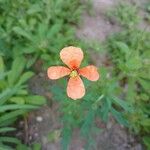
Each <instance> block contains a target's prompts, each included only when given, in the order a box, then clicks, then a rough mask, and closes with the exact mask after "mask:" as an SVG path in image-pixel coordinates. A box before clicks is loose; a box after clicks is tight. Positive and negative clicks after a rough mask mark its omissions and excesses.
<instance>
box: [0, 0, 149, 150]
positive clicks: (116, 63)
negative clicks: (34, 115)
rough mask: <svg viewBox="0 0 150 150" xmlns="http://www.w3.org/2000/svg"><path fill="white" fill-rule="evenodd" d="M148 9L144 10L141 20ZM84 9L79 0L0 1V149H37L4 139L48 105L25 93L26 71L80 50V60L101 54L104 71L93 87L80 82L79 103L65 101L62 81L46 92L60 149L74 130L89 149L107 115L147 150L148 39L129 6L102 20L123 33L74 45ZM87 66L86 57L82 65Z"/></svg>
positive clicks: (29, 73)
mask: <svg viewBox="0 0 150 150" xmlns="http://www.w3.org/2000/svg"><path fill="white" fill-rule="evenodd" d="M149 6H150V5H147V6H146V7H145V9H146V11H147V16H148V18H149V16H150V12H149V11H150V10H149ZM84 9H85V7H84V6H83V5H82V4H81V2H80V1H79V0H76V1H75V0H65V1H64V0H13V1H12V0H0V150H1V149H2V150H12V149H17V150H29V149H33V150H40V149H41V146H40V144H39V143H33V145H32V146H31V147H28V146H26V145H25V144H22V141H20V140H19V139H17V138H14V136H11V135H12V134H13V133H14V131H15V130H16V129H15V128H14V125H13V124H14V123H15V122H16V121H17V120H18V119H19V118H20V117H22V118H24V119H25V118H26V116H27V115H28V112H29V111H31V110H33V109H38V108H40V106H41V105H44V104H46V103H47V102H46V99H45V98H44V97H42V96H38V95H33V94H32V93H30V92H29V91H28V86H27V81H28V80H29V79H30V78H31V77H32V76H33V75H34V74H35V73H34V71H33V65H34V64H35V63H36V62H37V61H38V60H41V61H42V62H43V66H42V67H43V70H46V68H47V67H48V66H50V65H57V64H61V62H60V60H59V59H58V56H59V51H60V50H61V49H62V48H63V47H65V46H68V45H74V46H79V47H81V48H82V49H83V50H84V52H85V54H86V53H87V52H88V49H89V48H90V47H92V48H93V49H95V50H96V53H97V54H103V53H108V54H109V58H110V60H109V61H110V65H109V66H102V67H101V68H99V69H100V70H99V71H100V73H101V79H100V80H99V81H98V82H97V83H90V82H88V81H87V80H85V81H84V82H85V84H86V90H87V94H86V96H85V97H84V98H83V100H80V101H72V100H69V98H68V97H66V94H65V90H64V88H61V87H62V86H63V87H64V85H66V81H65V80H63V79H62V80H60V81H58V84H57V85H55V86H53V87H52V88H51V89H50V90H51V92H53V95H54V97H53V100H57V101H58V102H59V103H60V108H59V109H60V110H61V111H62V113H63V116H62V118H60V119H61V120H62V121H63V123H64V128H63V129H62V132H61V136H62V149H64V150H66V149H67V147H68V144H69V142H70V137H71V134H72V130H73V128H76V127H78V128H80V132H81V136H83V137H86V140H87V145H86V148H87V149H92V147H94V145H95V144H94V141H93V138H92V133H93V132H98V131H99V129H98V128H97V127H96V125H95V122H94V120H95V118H96V117H99V118H100V119H101V120H102V121H103V122H105V123H107V121H108V119H109V116H113V117H114V118H115V119H116V120H117V121H118V122H119V123H120V124H123V125H124V126H126V127H127V128H128V129H129V130H130V131H131V132H133V133H134V134H136V135H138V136H139V137H141V141H143V143H144V144H145V146H146V147H147V149H150V137H149V136H148V135H149V133H150V118H149V116H150V111H149V110H150V101H149V98H150V92H149V91H150V33H149V32H147V31H146V29H143V30H140V29H138V28H137V24H138V22H140V18H139V17H138V16H137V12H138V8H137V7H136V6H132V5H128V4H119V5H118V7H117V8H116V9H115V10H112V11H111V12H109V13H108V17H110V19H111V18H112V17H114V18H115V19H116V21H117V22H118V24H120V26H122V31H121V32H120V33H116V34H114V35H112V36H110V37H109V38H108V39H107V40H106V41H105V42H104V43H99V42H94V43H92V42H91V43H89V42H88V43H86V42H83V41H79V40H78V39H77V38H76V37H75V26H76V25H78V24H79V21H80V17H81V13H82V11H83V10H84ZM111 14H113V15H111ZM88 61H90V56H88V57H87V56H86V58H85V61H84V64H88ZM58 93H60V94H58ZM68 126H69V128H68ZM66 127H67V128H66ZM11 132H12V133H11Z"/></svg>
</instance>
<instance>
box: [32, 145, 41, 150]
mask: <svg viewBox="0 0 150 150" xmlns="http://www.w3.org/2000/svg"><path fill="white" fill-rule="evenodd" d="M41 149H42V146H41V144H40V143H33V150H41Z"/></svg>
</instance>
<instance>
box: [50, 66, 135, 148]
mask: <svg viewBox="0 0 150 150" xmlns="http://www.w3.org/2000/svg"><path fill="white" fill-rule="evenodd" d="M107 74H108V70H107V69H105V68H101V80H100V81H98V82H97V84H95V83H89V82H88V81H87V80H84V83H85V86H86V87H87V88H86V95H85V96H84V97H83V99H82V100H76V101H74V100H72V99H69V98H68V97H67V96H66V90H65V88H66V82H67V81H66V80H65V79H64V80H63V79H61V80H60V83H59V84H58V85H55V86H53V87H52V89H51V91H52V92H53V94H54V99H56V100H58V101H59V104H60V109H59V110H60V111H61V114H63V116H62V118H61V119H62V122H63V124H64V127H67V128H64V130H63V131H62V137H63V138H62V147H65V148H64V149H67V145H68V144H69V142H70V137H71V135H72V132H73V129H75V128H79V129H80V133H81V136H82V137H84V138H86V142H87V145H85V148H86V149H93V148H94V146H95V144H94V140H93V137H92V133H97V132H98V131H99V129H98V128H97V127H96V124H95V118H99V119H100V120H102V121H104V122H107V121H108V119H109V116H110V113H111V114H112V115H113V116H114V118H115V119H116V120H117V121H118V122H119V123H121V124H123V125H125V126H129V124H128V121H127V120H126V119H125V115H126V113H127V112H132V111H133V110H132V106H130V105H129V103H128V102H126V101H124V100H121V99H119V98H117V93H118V92H116V91H117V89H118V91H119V86H118V83H117V80H116V78H109V80H108V77H107ZM64 85H65V86H64ZM58 93H59V94H58ZM68 127H69V128H68ZM66 130H67V131H66ZM86 146H87V147H86Z"/></svg>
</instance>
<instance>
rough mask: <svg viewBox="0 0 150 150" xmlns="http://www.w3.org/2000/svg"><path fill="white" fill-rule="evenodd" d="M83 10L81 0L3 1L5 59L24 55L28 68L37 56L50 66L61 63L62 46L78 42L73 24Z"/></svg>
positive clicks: (0, 42)
mask: <svg viewBox="0 0 150 150" xmlns="http://www.w3.org/2000/svg"><path fill="white" fill-rule="evenodd" d="M81 11H82V6H80V1H79V0H76V1H74V0H71V1H70V0H65V1H63V0H42V1H41V0H32V1H29V0H25V1H20V0H15V1H13V2H12V1H11V0H1V1H0V12H1V16H0V34H1V37H0V53H2V54H3V55H5V57H6V58H7V57H9V58H10V57H11V56H12V55H13V56H14V57H15V56H18V55H21V54H25V55H26V56H27V58H28V59H29V60H28V62H27V63H28V67H30V66H31V65H32V64H33V63H35V61H36V60H37V59H42V60H43V61H44V62H45V63H44V65H45V66H47V67H48V66H49V65H50V64H52V62H54V61H55V62H56V63H58V60H57V57H56V56H55V55H56V54H58V52H59V51H60V49H62V48H63V47H64V46H67V45H73V44H75V43H76V41H77V40H76V39H75V32H74V27H73V26H71V25H75V24H77V22H78V21H79V19H80V14H81ZM49 60H51V61H49Z"/></svg>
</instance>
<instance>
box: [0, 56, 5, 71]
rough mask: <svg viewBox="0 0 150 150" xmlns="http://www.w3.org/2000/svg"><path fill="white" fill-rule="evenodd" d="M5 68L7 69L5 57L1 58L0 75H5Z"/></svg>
mask: <svg viewBox="0 0 150 150" xmlns="http://www.w3.org/2000/svg"><path fill="white" fill-rule="evenodd" d="M4 68H5V66H4V61H3V57H2V56H0V74H1V73H4Z"/></svg>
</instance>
